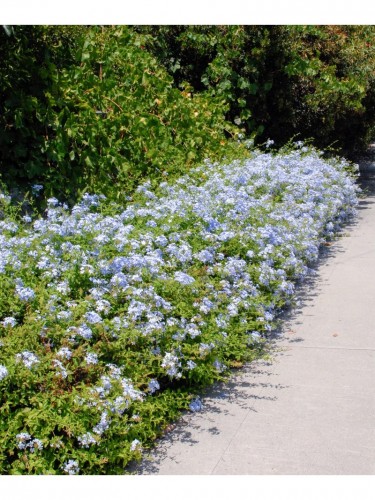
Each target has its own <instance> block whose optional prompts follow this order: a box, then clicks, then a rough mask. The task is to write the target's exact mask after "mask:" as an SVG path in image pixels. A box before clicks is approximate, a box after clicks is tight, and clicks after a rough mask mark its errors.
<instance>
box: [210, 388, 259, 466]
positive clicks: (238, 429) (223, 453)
mask: <svg viewBox="0 0 375 500" xmlns="http://www.w3.org/2000/svg"><path fill="white" fill-rule="evenodd" d="M263 391H264V388H261V389H260V391H259V394H258V395H261V394H262V393H263ZM250 412H251V410H250V409H249V410H247V412H246V415H245V416H244V418H243V419H242V420H241V422H240V424H239V425H238V427H237V430H236V432H235V433H234V434H233V436H232V437H231V439H230V441H229V443H228V445H227V446H226V448H225V450H224V451H223V452H222V454H221V455H220V457H219V459H218V461H217V462H216V464H215V465H214V466H213V468H212V469H211V472H210V474H215V469H216V467H217V466H218V465H219V463H220V462H221V460H222V458H223V456H224V455H225V453H226V452H227V450H228V449H229V447H230V445H231V444H232V442H233V440H234V438H235V437H236V436H237V434H238V433H239V431H240V429H241V427H242V424H243V423H244V422H245V420H246V419H247V417H248V416H249V414H250Z"/></svg>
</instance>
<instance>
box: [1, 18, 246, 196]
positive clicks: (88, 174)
mask: <svg viewBox="0 0 375 500" xmlns="http://www.w3.org/2000/svg"><path fill="white" fill-rule="evenodd" d="M47 32H48V30H47ZM31 33H33V31H32V30H31ZM83 35H84V36H83ZM25 36H26V35H25ZM3 37H5V35H3ZM9 38H11V37H9ZM7 40H8V39H7V38H6V40H5V41H7ZM80 40H81V43H80V44H78V45H77V46H74V47H73V48H74V50H73V49H72V54H71V57H69V58H68V60H69V64H65V65H63V64H60V65H59V66H57V65H56V64H53V65H52V66H51V64H52V63H48V67H47V62H46V61H47V59H46V58H45V59H44V60H43V61H44V65H42V66H41V67H40V68H38V67H37V66H38V64H39V63H40V61H39V59H40V58H38V59H35V60H34V57H31V56H30V54H29V52H28V51H27V50H26V49H24V51H23V58H22V59H21V60H22V61H23V60H24V59H25V60H26V61H27V62H28V64H29V66H28V67H25V69H24V71H25V74H27V75H28V74H31V75H34V76H35V79H36V86H35V89H34V87H33V86H31V87H30V88H28V89H27V90H26V89H25V88H24V82H23V80H22V78H21V77H18V78H19V81H20V82H21V84H20V85H21V90H20V91H19V92H18V90H17V89H16V90H17V92H16V95H17V96H18V95H19V94H20V95H21V94H22V96H23V100H22V101H21V102H20V104H19V107H18V105H17V106H16V107H15V106H13V107H11V109H10V111H9V112H8V111H7V113H6V116H7V124H6V126H5V133H4V134H3V138H4V140H7V141H8V144H7V148H6V149H5V151H6V157H3V160H2V166H3V169H4V172H7V174H6V176H5V177H6V179H8V178H9V177H13V178H15V179H16V180H17V181H18V183H21V181H22V180H23V179H22V177H23V178H25V177H26V178H27V179H32V180H33V181H34V182H42V183H43V185H44V187H45V191H46V192H47V193H48V194H49V195H52V194H54V195H59V196H64V197H68V198H70V199H73V200H74V199H76V198H77V196H79V195H80V194H82V193H83V192H84V191H85V190H91V191H98V192H102V193H105V194H106V195H108V196H110V197H114V198H116V197H118V196H120V195H121V196H124V195H129V194H131V193H132V192H133V190H134V188H135V186H136V185H137V184H138V183H139V182H140V180H142V178H144V177H146V176H148V177H151V178H153V179H156V178H158V179H159V181H160V180H161V179H163V177H165V176H166V175H168V174H173V173H174V174H176V173H178V174H179V175H180V174H181V173H182V172H184V171H187V170H188V169H189V168H190V167H191V166H192V165H196V164H198V163H199V162H201V161H203V159H204V158H206V157H208V156H210V157H212V158H213V159H217V158H222V157H223V156H229V155H230V154H231V148H232V149H233V150H234V151H235V156H241V152H240V149H241V146H240V145H239V144H238V143H237V142H233V143H232V145H231V144H229V143H228V141H227V140H226V139H227V138H228V137H236V133H237V131H236V129H237V127H236V126H235V125H230V124H229V123H227V122H226V121H225V119H224V114H225V111H226V103H225V102H224V100H223V99H222V98H220V97H217V98H212V97H210V96H208V95H207V94H205V93H200V94H198V95H193V94H192V93H191V92H190V89H189V87H186V88H185V89H184V91H181V90H178V89H176V88H173V85H172V79H171V77H170V76H168V74H167V72H166V71H165V70H164V69H163V68H162V67H161V66H160V65H159V64H158V63H157V61H156V60H155V59H154V58H153V57H152V56H151V55H150V54H149V53H148V52H147V51H146V50H145V49H144V46H143V45H142V44H143V37H142V36H140V35H138V34H135V33H134V32H133V31H132V30H130V29H128V28H126V27H91V28H86V29H84V30H83V32H80ZM8 43H9V44H11V48H10V49H9V48H8V50H9V51H12V50H13V51H14V50H16V47H18V46H17V43H19V41H18V39H15V40H13V39H12V41H11V42H8ZM33 43H34V42H33ZM20 50H21V48H20ZM28 50H30V51H32V49H31V48H30V49H28ZM30 60H31V62H29V61H30ZM30 64H31V65H32V66H31V67H30ZM46 67H47V69H46ZM44 77H45V79H46V80H43V78H44ZM15 79H16V77H15V78H13V80H12V81H14V80H15ZM8 93H12V88H11V87H9V88H8ZM6 102H8V101H6ZM12 113H13V115H12ZM18 113H20V117H21V118H20V121H19V122H18V121H17V116H18ZM10 115H12V117H13V120H14V123H11V117H10ZM30 117H31V118H30ZM28 120H30V121H28ZM35 122H37V126H35ZM10 128H11V129H13V130H14V133H15V136H14V138H13V137H12V138H11V140H10V138H9V133H8V130H9V129H10ZM41 129H42V130H41ZM12 148H14V150H15V151H16V152H17V151H19V150H20V151H21V150H22V151H21V152H20V153H19V154H18V153H17V154H16V156H15V157H14V158H13V159H12V163H11V164H10V162H11V158H10V155H11V151H12ZM242 149H244V148H242ZM22 155H25V156H24V157H23V156H22ZM9 164H10V165H9ZM6 166H8V167H9V166H10V168H6ZM67 181H68V182H67Z"/></svg>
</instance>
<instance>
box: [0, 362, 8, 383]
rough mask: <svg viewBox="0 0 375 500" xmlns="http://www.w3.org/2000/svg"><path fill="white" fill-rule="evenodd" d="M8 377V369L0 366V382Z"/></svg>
mask: <svg viewBox="0 0 375 500" xmlns="http://www.w3.org/2000/svg"><path fill="white" fill-rule="evenodd" d="M7 376H8V369H7V368H6V367H5V366H4V365H0V380H3V379H4V378H5V377H7Z"/></svg>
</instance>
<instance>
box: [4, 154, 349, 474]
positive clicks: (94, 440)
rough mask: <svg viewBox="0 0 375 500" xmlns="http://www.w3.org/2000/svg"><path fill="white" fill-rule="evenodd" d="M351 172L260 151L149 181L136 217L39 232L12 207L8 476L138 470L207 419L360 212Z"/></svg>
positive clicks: (100, 205) (112, 216) (70, 218)
mask: <svg viewBox="0 0 375 500" xmlns="http://www.w3.org/2000/svg"><path fill="white" fill-rule="evenodd" d="M347 169H348V164H347V162H345V161H344V160H341V159H333V160H324V159H323V157H322V155H321V154H320V153H319V152H317V151H315V150H313V149H308V150H307V148H305V147H301V146H300V147H299V148H297V149H295V150H293V151H289V152H284V153H279V154H276V155H273V154H271V153H262V152H259V151H255V152H254V153H253V155H252V157H251V159H249V160H246V161H241V162H240V161H238V162H233V163H231V164H229V165H217V164H211V163H210V162H209V161H207V162H206V163H205V164H204V165H203V166H202V167H200V168H197V169H195V170H194V171H192V172H191V174H189V175H188V176H184V177H182V178H180V179H179V180H178V181H177V182H175V183H174V184H173V185H170V184H168V183H167V182H165V183H163V184H161V185H160V186H159V187H158V188H157V189H154V190H152V189H151V188H150V185H149V184H147V183H145V184H144V185H142V186H141V187H140V188H138V190H137V193H135V196H134V200H133V201H132V202H129V204H128V206H126V207H119V206H117V205H115V204H113V203H108V202H107V201H106V200H105V198H104V197H103V196H101V195H89V194H86V195H84V196H83V198H82V201H81V202H80V203H78V204H77V205H75V206H73V208H72V209H68V207H67V206H65V205H64V204H61V203H59V202H58V200H56V199H54V198H51V199H49V200H48V209H47V211H46V214H45V217H37V218H34V219H33V218H32V217H30V216H24V217H23V220H17V219H16V218H14V217H11V216H10V215H9V216H7V215H4V214H6V213H7V204H8V203H9V198H8V197H7V196H5V195H1V196H0V203H2V206H3V210H2V213H3V218H2V220H1V221H0V242H1V255H0V338H1V345H0V388H1V410H0V411H1V420H0V464H1V465H0V467H1V469H0V470H1V473H2V474H105V473H123V471H124V467H125V466H126V464H127V463H129V461H131V460H132V459H134V458H140V456H141V450H142V447H143V446H147V445H149V444H150V443H151V442H152V440H153V439H155V438H156V437H157V436H158V435H160V433H161V432H162V431H163V429H164V427H165V426H166V424H167V422H168V421H170V420H171V419H173V418H176V417H177V415H178V413H179V412H180V411H181V410H182V409H184V408H185V409H188V408H189V405H190V409H191V411H197V410H199V409H200V408H201V403H200V401H199V399H192V398H193V397H194V395H195V394H196V392H197V390H198V388H200V387H202V386H204V385H205V384H209V383H211V382H213V381H214V380H217V379H220V378H222V377H224V376H225V375H226V374H227V373H228V370H229V369H230V367H231V366H236V364H237V363H238V362H243V361H247V360H251V359H253V358H254V357H256V356H259V353H260V351H261V348H262V345H263V342H264V339H266V338H267V334H268V332H269V331H270V330H271V329H272V328H273V326H274V325H275V319H276V315H277V313H278V312H280V311H281V310H282V308H283V307H285V306H287V305H290V304H291V303H292V302H293V295H294V287H295V283H296V281H297V280H300V279H303V278H304V277H305V276H306V275H307V274H308V273H309V265H311V264H312V263H313V262H314V261H316V260H317V258H318V255H319V247H320V245H321V244H322V243H323V242H324V241H325V240H326V239H327V238H328V239H329V238H331V237H332V236H333V234H334V233H335V232H337V230H338V229H339V228H340V227H341V226H342V224H343V223H344V222H345V221H346V220H347V219H348V218H349V217H350V216H352V215H353V213H354V211H355V208H354V207H355V205H356V204H357V196H356V191H357V188H356V186H355V181H354V179H353V177H352V176H350V175H348V174H347ZM37 188H38V189H35V193H36V195H37V191H38V190H40V188H41V187H40V186H37Z"/></svg>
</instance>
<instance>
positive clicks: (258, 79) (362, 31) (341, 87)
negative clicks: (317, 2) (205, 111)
mask: <svg viewBox="0 0 375 500" xmlns="http://www.w3.org/2000/svg"><path fill="white" fill-rule="evenodd" d="M136 29H137V30H139V31H142V32H144V33H147V34H148V36H149V38H148V41H147V47H149V49H150V50H151V51H152V52H153V53H154V54H155V55H156V56H157V57H158V59H159V60H160V62H161V63H162V64H163V65H164V66H165V67H166V68H167V69H168V71H169V72H170V74H172V75H173V77H174V81H175V84H176V85H177V86H179V85H181V84H183V82H184V81H188V82H189V83H190V84H191V85H193V87H194V88H195V89H196V90H199V91H200V90H203V89H208V90H209V91H210V92H211V95H215V96H222V97H223V98H224V99H225V102H226V103H228V105H229V110H228V113H227V118H228V119H229V120H230V121H232V122H235V123H238V124H240V125H241V126H243V127H244V131H245V132H246V133H247V134H250V135H251V136H253V137H254V138H256V140H257V141H258V142H262V141H264V140H266V139H267V138H268V137H271V138H272V139H274V140H275V141H277V142H278V143H284V142H286V141H288V140H289V139H290V138H291V137H292V136H295V135H297V134H298V135H299V136H300V137H301V138H310V137H311V138H313V139H314V143H315V144H316V145H318V146H320V147H327V146H328V145H329V144H331V143H333V142H335V143H336V146H337V147H339V148H341V149H345V150H346V151H353V150H355V149H356V148H361V147H362V148H363V147H366V146H367V144H368V142H369V140H371V139H372V138H373V137H374V133H375V131H374V129H375V125H374V106H375V97H374V88H375V86H374V69H375V56H374V38H375V29H374V27H373V26H160V27H158V26H151V27H136Z"/></svg>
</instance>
